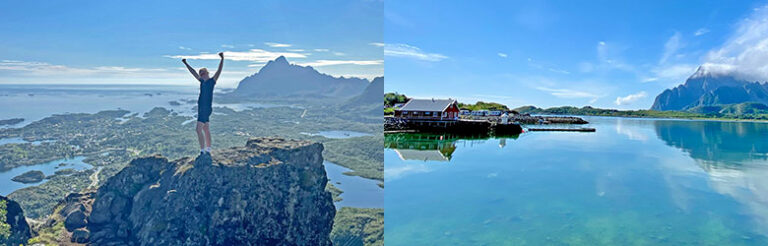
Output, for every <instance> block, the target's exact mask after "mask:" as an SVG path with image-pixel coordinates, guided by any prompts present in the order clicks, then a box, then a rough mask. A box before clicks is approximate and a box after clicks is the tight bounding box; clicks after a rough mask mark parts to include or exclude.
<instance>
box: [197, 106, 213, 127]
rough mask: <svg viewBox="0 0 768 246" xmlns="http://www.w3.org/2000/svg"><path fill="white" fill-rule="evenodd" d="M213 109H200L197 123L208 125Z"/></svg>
mask: <svg viewBox="0 0 768 246" xmlns="http://www.w3.org/2000/svg"><path fill="white" fill-rule="evenodd" d="M212 111H213V109H211V108H198V109H197V121H200V122H203V123H208V121H209V120H210V118H211V112H212Z"/></svg>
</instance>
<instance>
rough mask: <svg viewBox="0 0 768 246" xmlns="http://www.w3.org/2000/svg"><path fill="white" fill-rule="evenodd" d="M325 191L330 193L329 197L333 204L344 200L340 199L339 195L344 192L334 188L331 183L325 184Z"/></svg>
mask: <svg viewBox="0 0 768 246" xmlns="http://www.w3.org/2000/svg"><path fill="white" fill-rule="evenodd" d="M325 191H327V192H330V193H331V196H333V202H340V201H341V200H344V199H342V198H341V193H344V191H342V190H341V189H339V188H337V187H336V186H334V185H333V184H332V183H331V182H328V183H327V184H325Z"/></svg>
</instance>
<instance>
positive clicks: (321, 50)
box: [314, 49, 330, 52]
mask: <svg viewBox="0 0 768 246" xmlns="http://www.w3.org/2000/svg"><path fill="white" fill-rule="evenodd" d="M314 51H316V52H328V51H330V50H329V49H314Z"/></svg>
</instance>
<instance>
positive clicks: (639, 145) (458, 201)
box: [384, 117, 768, 245]
mask: <svg viewBox="0 0 768 246" xmlns="http://www.w3.org/2000/svg"><path fill="white" fill-rule="evenodd" d="M587 120H588V121H590V122H591V124H589V125H588V126H587V127H594V128H596V129H597V132H594V133H573V132H532V133H524V134H523V135H521V136H519V137H517V138H506V139H505V138H475V139H466V138H455V137H452V136H447V135H444V136H440V135H428V136H424V135H388V136H387V139H386V146H387V149H386V150H385V154H384V155H385V163H386V165H385V180H386V182H385V183H386V184H385V186H386V187H387V188H386V189H387V192H386V194H385V200H384V204H385V209H386V211H387V212H386V213H385V220H386V228H385V238H386V244H387V245H768V138H767V137H768V124H765V123H754V122H717V121H687V120H654V119H627V118H601V117H587Z"/></svg>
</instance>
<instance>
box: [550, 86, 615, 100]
mask: <svg viewBox="0 0 768 246" xmlns="http://www.w3.org/2000/svg"><path fill="white" fill-rule="evenodd" d="M536 89H537V90H540V91H544V92H547V93H549V94H550V95H553V96H555V97H558V98H564V99H580V98H589V99H592V100H591V101H590V102H594V101H595V100H597V99H598V98H600V95H597V94H594V93H590V92H585V91H577V90H571V89H556V88H548V87H541V86H540V87H536Z"/></svg>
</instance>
